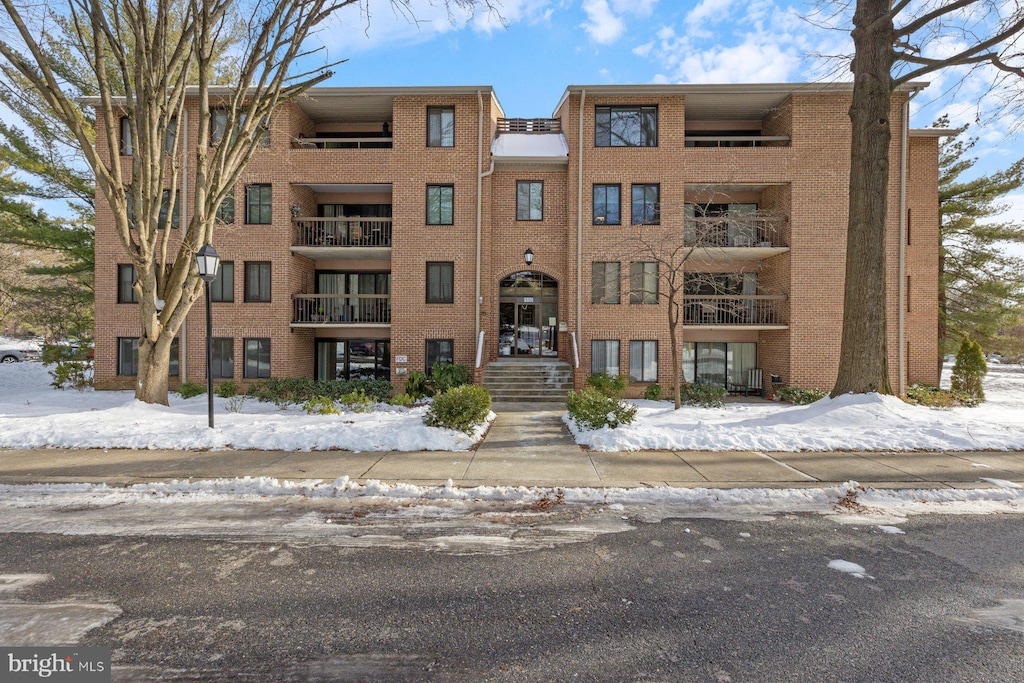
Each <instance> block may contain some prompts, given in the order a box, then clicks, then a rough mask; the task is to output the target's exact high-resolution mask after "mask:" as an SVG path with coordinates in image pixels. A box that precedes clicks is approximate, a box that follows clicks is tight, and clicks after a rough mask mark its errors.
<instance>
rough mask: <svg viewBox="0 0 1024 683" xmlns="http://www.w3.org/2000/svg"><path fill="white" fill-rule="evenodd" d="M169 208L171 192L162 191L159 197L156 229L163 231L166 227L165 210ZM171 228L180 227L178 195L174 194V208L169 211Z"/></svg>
mask: <svg viewBox="0 0 1024 683" xmlns="http://www.w3.org/2000/svg"><path fill="white" fill-rule="evenodd" d="M170 206H171V191H170V190H164V191H163V194H162V195H161V196H160V216H159V218H158V219H157V228H158V229H160V230H163V229H164V228H166V227H167V209H168V208H170ZM171 227H172V228H179V227H181V202H180V201H179V199H178V193H174V208H173V209H172V210H171Z"/></svg>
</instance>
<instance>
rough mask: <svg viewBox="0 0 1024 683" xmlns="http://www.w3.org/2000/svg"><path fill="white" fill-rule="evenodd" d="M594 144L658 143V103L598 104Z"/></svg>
mask: <svg viewBox="0 0 1024 683" xmlns="http://www.w3.org/2000/svg"><path fill="white" fill-rule="evenodd" d="M594 146H596V147H657V146H658V108H657V107H597V108H596V111H595V125H594Z"/></svg>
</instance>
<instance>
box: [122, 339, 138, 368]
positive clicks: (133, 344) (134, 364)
mask: <svg viewBox="0 0 1024 683" xmlns="http://www.w3.org/2000/svg"><path fill="white" fill-rule="evenodd" d="M117 374H119V375H124V376H126V377H134V376H135V375H137V374H139V338H138V337H118V338H117Z"/></svg>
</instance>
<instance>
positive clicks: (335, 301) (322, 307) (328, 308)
mask: <svg viewBox="0 0 1024 683" xmlns="http://www.w3.org/2000/svg"><path fill="white" fill-rule="evenodd" d="M293 299H294V306H295V310H294V314H293V317H292V323H299V324H309V325H390V324H391V297H390V296H387V295H380V294H296V295H295V296H294V297H293Z"/></svg>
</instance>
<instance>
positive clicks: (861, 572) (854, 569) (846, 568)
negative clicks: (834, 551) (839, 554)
mask: <svg viewBox="0 0 1024 683" xmlns="http://www.w3.org/2000/svg"><path fill="white" fill-rule="evenodd" d="M828 568H829V569H835V570H836V571H840V572H844V573H846V574H850V575H851V576H854V577H856V578H858V579H870V578H872V577H871V576H869V575H868V572H867V570H866V569H864V567H862V566H860V565H859V564H857V563H855V562H847V561H846V560H832V561H831V562H829V563H828Z"/></svg>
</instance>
